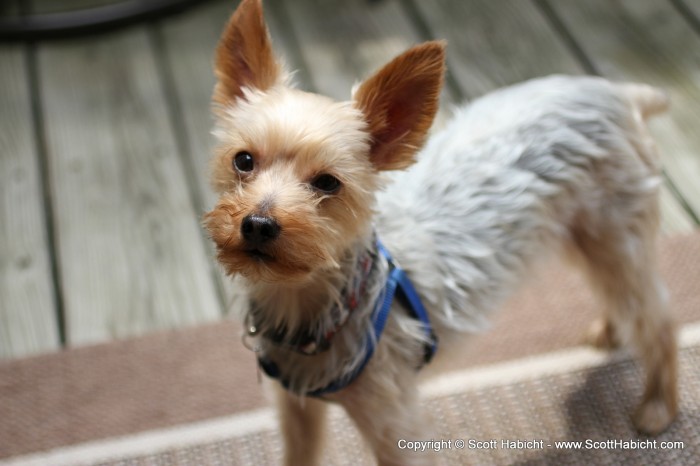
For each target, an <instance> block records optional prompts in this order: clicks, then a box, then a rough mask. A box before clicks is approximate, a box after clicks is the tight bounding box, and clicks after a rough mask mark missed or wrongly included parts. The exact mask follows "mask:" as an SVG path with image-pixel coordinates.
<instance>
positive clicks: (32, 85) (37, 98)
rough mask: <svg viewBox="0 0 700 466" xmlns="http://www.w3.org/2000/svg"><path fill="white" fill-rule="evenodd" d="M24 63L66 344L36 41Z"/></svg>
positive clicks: (61, 339)
mask: <svg viewBox="0 0 700 466" xmlns="http://www.w3.org/2000/svg"><path fill="white" fill-rule="evenodd" d="M24 58H25V66H26V68H27V76H28V79H29V89H30V96H31V102H30V105H31V118H32V133H33V134H34V139H35V141H36V150H37V155H38V157H37V158H38V163H39V177H40V184H39V185H40V188H41V197H42V200H43V208H44V216H45V219H46V224H45V225H46V238H47V243H48V244H47V245H46V246H47V248H48V258H49V266H50V271H51V278H52V279H51V291H52V293H53V296H54V303H55V306H56V309H55V310H56V323H57V326H58V341H59V344H60V345H61V347H65V346H66V342H67V341H68V335H67V330H66V329H67V325H66V313H65V300H64V296H63V291H62V290H63V286H62V280H61V271H60V267H59V263H60V257H59V253H58V250H59V249H58V238H57V236H56V223H55V219H56V212H55V209H54V203H53V196H52V195H51V193H52V186H51V176H50V173H49V168H50V167H49V155H48V145H47V141H46V127H45V124H44V123H45V119H44V111H43V107H42V100H41V99H42V93H41V83H40V82H39V80H40V77H39V65H38V59H37V47H36V43H34V42H29V43H27V45H25V51H24Z"/></svg>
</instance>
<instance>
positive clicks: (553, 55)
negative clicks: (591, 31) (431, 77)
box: [415, 0, 693, 233]
mask: <svg viewBox="0 0 700 466" xmlns="http://www.w3.org/2000/svg"><path fill="white" fill-rule="evenodd" d="M415 4H416V7H417V8H418V10H419V12H420V14H421V15H422V16H423V17H424V19H425V21H426V23H427V26H428V27H429V29H430V30H431V33H432V34H433V35H435V36H437V37H445V38H446V39H447V40H448V43H449V47H448V59H449V63H450V66H451V67H452V70H453V73H454V75H455V78H456V80H457V85H458V86H460V88H461V90H462V92H463V93H464V94H466V95H469V96H474V97H476V96H479V95H482V94H485V93H487V92H489V91H492V90H494V89H497V88H499V87H502V86H506V85H509V84H513V83H517V82H520V81H525V80H527V79H531V78H535V77H538V76H545V75H549V74H554V73H564V74H574V75H577V74H583V73H584V68H583V66H582V64H581V63H580V62H579V61H578V60H576V58H575V57H574V55H572V53H571V52H570V51H569V50H568V49H567V47H565V45H564V43H563V42H562V40H561V38H560V37H559V36H558V35H557V34H556V32H555V30H554V29H553V28H552V27H551V25H550V24H549V22H548V21H547V18H546V17H545V16H544V15H543V14H542V12H541V10H539V9H538V8H536V7H535V5H534V4H533V3H530V2H513V1H506V0H500V1H493V0H471V1H469V2H463V1H460V0H437V1H434V2H430V3H426V2H415ZM514 38H517V40H514ZM661 198H662V230H663V231H664V232H665V233H676V232H678V233H680V232H686V231H689V230H691V229H692V225H693V223H692V220H691V219H690V216H689V215H688V214H687V212H685V210H684V209H683V207H682V206H681V205H680V204H679V202H678V200H676V199H675V198H674V196H673V195H672V194H670V192H669V190H668V187H665V186H664V187H663V188H662V194H661Z"/></svg>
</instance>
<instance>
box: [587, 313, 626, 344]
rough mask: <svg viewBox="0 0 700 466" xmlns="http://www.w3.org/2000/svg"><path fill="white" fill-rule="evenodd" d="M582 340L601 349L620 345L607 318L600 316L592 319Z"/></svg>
mask: <svg viewBox="0 0 700 466" xmlns="http://www.w3.org/2000/svg"><path fill="white" fill-rule="evenodd" d="M584 342H585V343H586V344H588V345H591V346H593V347H595V348H598V349H601V350H613V349H616V348H619V347H620V340H619V338H618V337H617V333H616V332H615V327H613V325H612V324H611V323H610V321H609V320H607V319H604V318H602V317H601V318H598V319H596V320H594V321H593V323H592V324H591V327H590V328H589V329H588V333H587V334H586V335H585V337H584Z"/></svg>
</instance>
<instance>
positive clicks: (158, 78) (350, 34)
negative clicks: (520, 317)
mask: <svg viewBox="0 0 700 466" xmlns="http://www.w3.org/2000/svg"><path fill="white" fill-rule="evenodd" d="M104 2H105V0H102V3H104ZM95 3H97V2H96V1H95V0H92V1H90V0H72V1H68V0H63V1H61V2H57V1H53V0H41V1H38V0H35V1H34V2H32V4H33V8H34V11H45V10H48V9H57V8H58V7H59V6H60V7H61V8H65V7H66V6H67V5H69V4H70V5H73V6H77V7H80V6H85V5H86V4H88V5H89V4H92V5H94V4H95ZM236 3H237V2H236V1H235V0H225V1H212V2H206V3H203V4H202V5H201V6H199V7H197V8H194V9H191V10H189V11H187V12H186V13H184V14H182V15H179V16H172V17H169V18H166V19H163V20H162V21H159V22H152V23H146V24H141V25H137V26H133V27H129V28H127V29H122V30H119V31H116V32H110V33H107V34H103V35H93V36H89V37H81V38H78V39H70V40H61V41H50V42H39V43H33V44H29V43H3V44H0V83H1V85H0V232H1V233H0V357H5V358H7V357H18V356H23V355H29V354H34V353H38V352H44V351H52V350H57V349H59V348H61V347H62V346H75V345H83V344H88V343H94V342H100V341H105V340H109V339H112V338H122V337H127V336H132V335H138V334H143V333H144V332H148V331H152V330H156V329H164V328H173V327H178V326H183V325H190V324H197V323H202V322H207V321H214V320H216V319H220V318H222V316H224V315H225V313H226V309H227V302H228V296H229V294H230V290H229V285H228V284H227V282H226V280H225V279H223V277H222V275H221V274H220V272H219V271H218V269H217V267H216V266H215V265H214V262H213V260H212V259H211V257H212V250H211V247H210V245H209V244H208V241H207V240H206V237H205V235H204V233H203V231H202V229H201V227H200V225H199V221H200V218H201V215H202V213H203V212H204V211H205V210H206V209H207V207H209V206H211V205H212V203H213V195H212V193H211V191H210V189H209V187H208V183H207V161H208V158H209V152H210V148H211V146H212V143H213V141H212V138H211V136H210V135H209V130H210V126H211V123H212V119H211V117H210V115H209V98H210V95H211V89H212V86H213V84H214V78H213V76H212V73H211V57H212V51H213V48H214V45H215V43H216V40H217V38H218V35H219V33H220V31H221V29H222V26H223V24H224V21H225V20H226V18H227V17H228V15H229V14H230V12H231V11H232V10H233V9H234V8H235V6H236ZM7 4H8V2H3V3H2V5H7ZM265 7H266V16H267V20H268V24H269V26H270V28H271V32H272V36H273V39H274V41H275V44H276V47H277V50H278V53H280V54H281V55H284V56H285V57H286V61H287V63H288V65H289V67H290V68H292V69H296V70H298V73H297V74H296V80H297V82H298V83H299V85H300V86H302V87H304V88H307V89H310V90H315V91H319V92H322V93H325V94H328V95H330V96H332V97H335V98H338V99H347V98H348V97H349V89H350V87H351V85H352V84H353V83H354V82H355V81H356V80H358V79H360V78H362V77H364V76H367V75H368V73H370V72H371V71H372V70H374V69H376V68H377V67H379V66H380V65H381V64H383V63H384V62H386V61H387V60H388V59H389V58H391V57H392V56H394V55H395V54H397V53H399V52H401V51H403V50H404V49H406V48H407V47H409V46H410V45H412V44H414V43H416V42H420V41H423V40H426V39H430V38H445V39H447V40H448V41H449V56H448V59H449V76H448V80H447V86H446V89H445V91H444V94H443V110H442V112H441V114H440V118H439V120H438V123H437V126H440V125H441V124H443V123H444V121H445V119H446V118H447V117H448V115H449V108H450V106H451V105H452V104H455V103H457V102H460V101H463V100H468V99H471V98H474V97H477V96H479V95H481V94H483V93H485V92H488V91H490V90H492V89H495V88H497V87H499V86H503V85H507V84H511V83H515V82H518V81H522V80H525V79H528V78H532V77H535V76H541V75H547V74H551V73H573V74H582V73H595V74H600V75H603V76H607V77H610V78H613V79H616V80H632V81H642V82H647V83H651V84H654V85H658V86H661V87H664V88H665V89H667V90H668V92H669V93H670V95H671V97H672V101H673V108H672V111H671V113H670V114H669V115H667V116H664V117H661V118H658V119H657V120H655V121H654V123H653V131H654V134H655V136H656V137H657V139H658V141H659V145H660V146H661V150H662V152H663V157H664V163H665V183H664V187H663V198H662V199H663V231H664V233H665V234H674V233H680V232H687V231H689V230H691V229H693V228H696V227H697V224H698V218H700V130H699V129H698V128H700V0H624V1H623V0H615V1H613V0H586V1H580V0H556V1H555V0H531V1H526V0H435V1H431V2H422V1H419V0H380V1H367V0H338V1H330V0H294V1H282V0H266V1H265ZM6 8H8V7H6ZM2 13H3V14H12V13H13V12H12V11H10V9H9V8H8V9H7V10H6V11H3V12H2Z"/></svg>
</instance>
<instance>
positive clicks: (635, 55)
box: [550, 0, 700, 218]
mask: <svg viewBox="0 0 700 466" xmlns="http://www.w3.org/2000/svg"><path fill="white" fill-rule="evenodd" d="M550 3H551V8H552V9H553V10H554V11H555V12H556V13H557V14H558V15H559V16H560V17H561V18H562V20H563V22H564V24H566V26H567V27H568V28H569V30H570V31H571V33H572V35H573V36H574V38H575V39H576V41H577V42H578V43H579V45H580V46H581V48H582V49H583V50H584V51H585V53H586V54H587V55H588V57H589V58H590V60H591V61H592V62H593V63H594V65H595V66H596V67H597V68H598V69H599V70H600V71H601V72H602V74H603V75H605V76H608V77H611V78H613V79H617V80H633V81H642V82H647V83H650V84H653V85H656V86H660V87H662V88H664V89H666V90H667V91H668V93H669V94H670V96H671V101H672V107H671V112H670V113H669V114H668V115H665V116H663V117H660V118H656V119H654V120H653V121H652V124H651V126H652V131H653V133H654V136H655V138H656V140H657V141H658V144H659V148H660V150H661V153H662V156H663V160H664V166H665V170H666V173H667V175H668V177H669V178H670V180H671V181H672V183H673V184H674V185H675V186H676V188H677V190H678V192H679V193H680V194H681V195H682V197H683V199H684V200H685V202H686V203H687V204H688V205H689V206H690V208H691V209H692V211H693V213H694V216H695V218H698V217H700V183H699V182H698V180H699V179H700V150H699V149H700V132H698V131H697V127H698V125H699V124H700V74H698V73H697V64H698V62H700V36H698V34H697V32H696V31H694V30H693V29H692V28H691V26H690V25H689V24H688V22H687V21H686V20H685V19H684V18H683V17H682V16H681V15H680V14H679V12H678V11H677V10H676V9H675V8H673V7H672V6H671V4H670V3H669V2H659V1H655V0H633V1H632V0H618V1H615V2H610V1H608V0H589V1H586V2H580V1H578V0H562V1H556V2H550Z"/></svg>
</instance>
